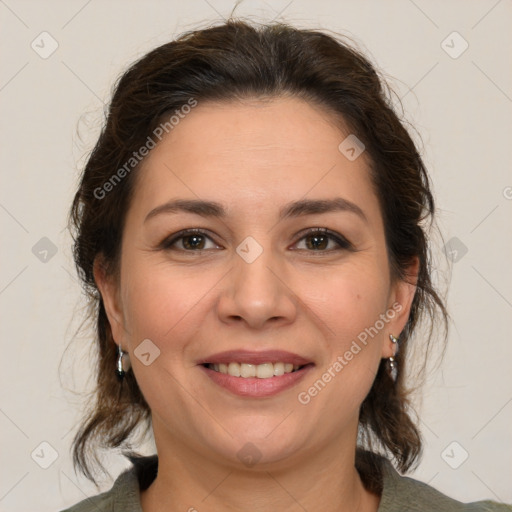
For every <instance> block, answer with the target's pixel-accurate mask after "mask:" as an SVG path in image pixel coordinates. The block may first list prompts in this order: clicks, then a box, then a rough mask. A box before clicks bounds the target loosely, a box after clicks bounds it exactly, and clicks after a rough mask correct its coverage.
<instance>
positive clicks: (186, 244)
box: [160, 228, 219, 252]
mask: <svg viewBox="0 0 512 512" xmlns="http://www.w3.org/2000/svg"><path fill="white" fill-rule="evenodd" d="M207 240H209V241H210V242H212V243H213V240H212V239H211V238H210V237H209V236H208V235H207V234H206V232H205V231H203V230H202V229H198V228H195V229H186V230H184V231H180V232H178V233H175V234H174V235H172V236H171V237H170V238H166V239H165V240H164V241H163V242H162V243H161V244H160V248H161V249H166V250H181V251H186V252H199V251H205V250H208V249H210V248H209V247H205V245H206V241H207ZM178 242H179V243H178ZM180 245H181V247H180ZM213 245H214V246H215V247H219V246H218V245H216V244H215V243H213ZM175 246H176V247H175ZM215 247H214V248H215Z"/></svg>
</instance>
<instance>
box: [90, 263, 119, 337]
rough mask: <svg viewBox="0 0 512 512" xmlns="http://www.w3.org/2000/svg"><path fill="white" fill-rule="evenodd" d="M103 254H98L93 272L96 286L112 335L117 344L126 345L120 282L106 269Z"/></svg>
mask: <svg viewBox="0 0 512 512" xmlns="http://www.w3.org/2000/svg"><path fill="white" fill-rule="evenodd" d="M106 268H107V267H106V265H105V262H104V258H103V255H101V254H100V255H98V256H96V258H95V259H94V265H93V274H94V281H95V282H96V286H97V288H98V290H99V292H100V294H101V298H102V300H103V305H104V306H105V312H106V313H107V318H108V321H109V323H110V328H111V330H112V337H113V338H114V341H115V342H116V343H117V344H121V345H123V346H126V340H125V339H124V334H125V332H126V331H125V326H124V316H123V309H122V304H121V300H120V293H119V284H118V282H117V280H116V279H115V276H113V275H111V274H109V273H108V272H107V270H106Z"/></svg>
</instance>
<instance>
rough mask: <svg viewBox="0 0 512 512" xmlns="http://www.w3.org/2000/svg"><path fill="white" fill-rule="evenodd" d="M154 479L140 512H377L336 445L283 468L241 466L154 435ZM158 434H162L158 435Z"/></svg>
mask: <svg viewBox="0 0 512 512" xmlns="http://www.w3.org/2000/svg"><path fill="white" fill-rule="evenodd" d="M157 426H158V425H155V424H153V428H154V429H155V440H156V441H157V443H156V444H157V451H158V475H157V477H156V479H155V480H154V481H153V483H152V484H151V485H150V487H149V488H148V489H146V490H145V491H142V492H141V504H142V508H143V510H144V512H160V511H164V510H184V511H189V512H201V511H202V510H205V509H208V510H209V511H211V512H221V511H222V512H226V511H238V512H245V511H247V512H249V511H250V512H263V511H265V512H266V511H268V510H272V509H278V510H282V511H283V512H296V511H297V512H299V511H300V512H303V511H304V510H315V511H318V512H320V511H321V512H335V511H336V512H348V511H350V512H356V511H357V512H370V511H372V512H376V511H377V509H378V504H379V499H380V498H379V496H377V495H376V494H373V493H371V492H369V491H367V490H366V489H365V488H364V486H363V483H362V481H361V479H360V477H359V473H358V472H357V470H356V468H355V464H354V461H355V438H354V440H353V441H354V442H353V446H352V445H349V446H352V449H350V448H349V449H347V447H346V446H345V443H340V444H339V445H338V444H337V446H339V450H333V448H332V444H330V445H329V446H325V447H324V448H320V449H318V447H317V448H315V450H314V451H313V450H312V451H311V452H310V453H308V454H303V455H301V457H300V458H298V457H296V459H295V460H293V461H290V460H288V461H287V463H286V464H283V463H267V464H256V465H255V466H253V467H250V468H246V467H243V466H242V467H240V465H236V464H235V463H233V462H230V461H221V460H215V457H205V456H202V455H200V454H198V452H197V451H194V450H192V449H190V448H189V447H187V446H184V444H183V443H182V442H181V443H180V442H176V440H174V442H173V440H172V439H169V438H168V437H166V438H165V443H161V442H160V443H159V442H158V441H159V440H163V437H162V436H158V435H157V432H158V429H157ZM160 433H162V432H160Z"/></svg>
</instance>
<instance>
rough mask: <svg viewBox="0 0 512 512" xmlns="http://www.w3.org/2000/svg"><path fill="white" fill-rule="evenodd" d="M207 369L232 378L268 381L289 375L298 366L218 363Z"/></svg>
mask: <svg viewBox="0 0 512 512" xmlns="http://www.w3.org/2000/svg"><path fill="white" fill-rule="evenodd" d="M208 368H210V369H211V370H215V371H216V372H220V373H224V374H227V375H231V376H232V377H242V378H251V377H252V378H254V377H256V378H258V379H268V378H270V377H274V376H276V377H278V376H280V375H284V374H285V373H291V372H294V371H296V370H298V369H299V368H300V366H299V365H293V364H291V363H263V364H246V363H229V364H224V363H219V364H209V365H208Z"/></svg>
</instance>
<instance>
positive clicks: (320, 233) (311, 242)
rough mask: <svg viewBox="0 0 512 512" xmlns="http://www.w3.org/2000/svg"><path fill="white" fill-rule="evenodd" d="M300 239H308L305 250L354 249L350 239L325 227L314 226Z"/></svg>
mask: <svg viewBox="0 0 512 512" xmlns="http://www.w3.org/2000/svg"><path fill="white" fill-rule="evenodd" d="M300 240H306V243H305V246H306V248H305V250H308V251H314V252H331V251H333V250H340V249H352V244H351V243H350V242H349V241H348V240H346V239H345V238H344V237H342V236H341V235H338V234H337V233H333V232H331V231H329V230H327V229H325V228H312V229H310V230H309V231H307V232H306V234H305V235H303V236H302V238H301V239H300ZM333 244H334V246H333Z"/></svg>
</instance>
